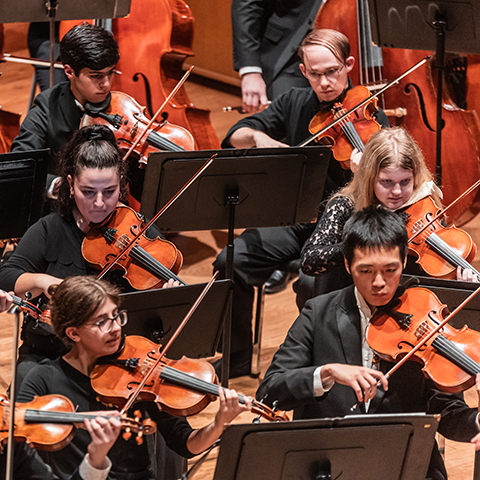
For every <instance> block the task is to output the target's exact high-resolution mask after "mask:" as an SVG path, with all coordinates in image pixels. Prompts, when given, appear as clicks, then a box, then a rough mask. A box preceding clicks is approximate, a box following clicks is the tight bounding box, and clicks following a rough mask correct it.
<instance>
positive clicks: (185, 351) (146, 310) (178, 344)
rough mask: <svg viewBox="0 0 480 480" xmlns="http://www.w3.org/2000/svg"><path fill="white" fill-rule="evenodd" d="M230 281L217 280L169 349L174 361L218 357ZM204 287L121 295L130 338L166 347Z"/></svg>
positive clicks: (125, 329)
mask: <svg viewBox="0 0 480 480" xmlns="http://www.w3.org/2000/svg"><path fill="white" fill-rule="evenodd" d="M230 285H231V281H230V280H218V281H216V282H215V283H214V284H213V285H212V287H211V289H210V291H209V292H208V293H207V295H206V296H205V298H204V299H203V300H202V302H201V303H200V305H199V306H198V308H197V309H196V310H195V312H194V314H193V315H192V317H191V318H190V320H189V321H188V323H187V324H186V326H185V328H184V329H183V330H182V332H181V333H180V334H179V336H178V338H177V339H176V340H175V342H174V343H173V344H172V346H171V347H170V349H169V350H168V353H167V357H168V358H171V359H173V360H178V359H180V358H181V357H182V356H183V355H185V356H187V357H190V358H201V357H212V356H213V355H215V352H216V349H217V346H218V342H219V340H220V334H221V330H222V328H221V327H222V323H223V319H224V316H225V313H226V309H227V301H228V297H229V293H230ZM204 287H205V284H196V285H188V286H186V287H178V288H164V289H160V290H146V291H141V292H133V293H124V294H122V295H121V298H122V308H124V309H126V310H127V312H128V323H127V325H125V327H123V332H124V333H126V334H127V335H141V336H142V337H146V338H148V339H150V340H152V341H154V342H155V343H162V344H163V345H165V344H166V343H167V342H168V340H169V339H170V337H171V336H172V334H173V333H174V332H175V330H176V328H177V327H178V325H180V323H181V322H182V320H183V318H184V317H185V315H186V314H187V312H188V311H189V310H190V307H191V306H192V305H193V304H194V303H195V300H196V299H197V298H198V296H199V295H200V293H201V291H202V290H203V288H204Z"/></svg>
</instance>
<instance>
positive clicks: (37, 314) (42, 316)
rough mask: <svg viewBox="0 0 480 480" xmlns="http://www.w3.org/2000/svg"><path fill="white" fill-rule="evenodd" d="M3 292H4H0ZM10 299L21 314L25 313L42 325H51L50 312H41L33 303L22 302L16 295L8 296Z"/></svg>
mask: <svg viewBox="0 0 480 480" xmlns="http://www.w3.org/2000/svg"><path fill="white" fill-rule="evenodd" d="M0 291H2V292H4V290H0ZM9 295H10V297H12V302H13V304H14V305H16V306H17V307H19V308H20V310H22V312H24V313H27V314H28V315H30V316H31V317H33V318H34V319H35V320H39V321H41V322H43V323H48V324H49V325H51V324H52V320H51V316H50V310H45V311H42V310H41V309H40V308H38V307H36V306H35V305H34V304H33V303H30V302H27V301H26V300H22V299H21V298H20V297H17V296H16V295H12V294H11V293H10V294H9Z"/></svg>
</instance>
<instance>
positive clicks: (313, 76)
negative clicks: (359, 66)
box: [307, 64, 345, 82]
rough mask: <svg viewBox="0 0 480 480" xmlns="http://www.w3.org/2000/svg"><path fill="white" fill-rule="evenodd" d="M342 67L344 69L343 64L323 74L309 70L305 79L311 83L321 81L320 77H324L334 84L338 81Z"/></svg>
mask: <svg viewBox="0 0 480 480" xmlns="http://www.w3.org/2000/svg"><path fill="white" fill-rule="evenodd" d="M344 67H345V64H343V65H342V66H341V67H337V68H334V67H332V68H329V69H328V70H327V71H325V72H323V73H318V72H315V71H313V70H310V71H307V77H308V78H309V79H310V80H311V81H312V82H319V81H320V80H321V79H322V77H325V78H326V79H327V81H329V82H335V81H337V80H338V76H339V75H340V72H341V71H342V70H343V69H344Z"/></svg>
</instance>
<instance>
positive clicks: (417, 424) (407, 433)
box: [214, 414, 440, 480]
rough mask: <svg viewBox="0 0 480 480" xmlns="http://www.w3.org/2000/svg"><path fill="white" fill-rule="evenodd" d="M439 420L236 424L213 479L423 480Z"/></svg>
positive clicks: (226, 433)
mask: <svg viewBox="0 0 480 480" xmlns="http://www.w3.org/2000/svg"><path fill="white" fill-rule="evenodd" d="M439 420H440V416H439V415H436V416H435V415H424V414H406V415H396V414H395V415H358V416H351V417H345V418H330V419H328V418H327V419H321V420H299V421H293V422H278V423H261V424H248V425H231V426H229V427H227V429H226V430H225V431H224V433H223V434H222V441H221V442H220V452H219V454H218V460H217V465H216V469H215V476H214V480H250V479H251V478H255V480H290V479H292V478H301V479H303V480H307V479H311V480H319V479H325V480H327V479H328V480H331V479H336V478H341V479H342V480H424V479H425V476H426V473H427V469H428V465H429V461H430V455H431V452H432V447H433V444H434V441H435V432H436V430H437V427H438V422H439Z"/></svg>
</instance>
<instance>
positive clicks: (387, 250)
mask: <svg viewBox="0 0 480 480" xmlns="http://www.w3.org/2000/svg"><path fill="white" fill-rule="evenodd" d="M407 245H408V237H407V232H406V229H405V226H404V223H403V219H402V218H401V217H400V216H399V215H397V214H395V213H393V212H391V211H389V210H386V209H384V208H381V207H369V208H367V209H365V210H363V211H359V212H356V213H355V214H354V215H353V216H352V217H351V218H350V219H349V221H348V222H347V224H346V226H345V229H344V233H343V251H344V256H345V266H346V268H347V270H348V272H349V273H351V275H352V278H353V281H354V285H352V286H350V287H347V288H345V289H343V290H338V291H335V292H331V293H329V294H326V295H321V296H318V297H315V298H313V299H311V300H309V301H308V302H307V304H306V306H305V308H304V309H303V310H302V312H301V314H300V316H299V317H298V318H297V320H296V321H295V323H294V324H293V326H292V327H291V328H290V330H289V332H288V334H287V337H286V339H285V342H284V343H283V344H282V345H281V346H280V348H279V350H278V351H277V353H276V354H275V356H274V358H273V361H272V364H271V365H270V367H269V369H268V370H267V373H266V375H265V379H264V380H263V382H262V384H261V385H260V388H259V389H258V392H257V397H258V398H263V397H264V396H265V395H266V394H268V396H267V403H268V402H273V401H274V400H278V407H279V408H281V409H285V410H290V409H293V410H294V418H295V419H306V418H324V417H339V416H344V415H347V414H350V413H351V407H352V406H353V405H355V404H357V402H361V410H363V411H364V412H365V411H366V412H368V413H411V412H427V413H439V414H441V421H440V424H439V432H440V433H441V434H442V435H444V436H446V437H448V438H450V439H452V440H457V441H465V442H468V441H472V442H473V443H475V446H476V448H480V435H479V433H478V432H479V424H478V410H477V409H476V408H469V407H468V406H467V405H466V404H465V402H464V400H463V396H462V395H461V394H449V393H445V392H442V391H440V390H439V389H438V388H437V387H436V386H435V384H434V383H433V382H432V381H431V380H430V379H427V378H426V377H425V376H424V374H423V372H422V370H421V368H422V366H421V365H420V364H419V363H417V362H414V361H409V362H407V363H406V364H404V365H402V366H401V368H400V369H399V370H398V371H397V372H395V373H393V374H392V376H391V377H390V379H389V380H388V381H387V379H386V378H385V376H384V373H386V372H387V371H388V370H390V368H391V367H392V365H393V364H392V363H390V362H386V361H383V360H380V361H377V359H376V356H375V355H374V352H373V351H372V350H371V349H370V347H369V345H368V343H367V340H366V330H367V328H368V325H369V322H370V318H371V317H372V315H373V313H374V312H375V310H376V309H377V308H379V307H382V306H384V305H386V304H388V303H389V302H390V301H391V300H392V299H393V297H394V296H395V295H396V294H397V295H398V294H399V293H400V292H398V291H397V288H398V286H399V282H400V276H401V274H402V270H403V267H404V265H405V259H406V255H407V250H408V246H407ZM404 313H408V312H404ZM377 382H380V384H381V386H382V387H383V388H382V389H383V390H384V391H383V392H382V391H381V390H382V389H380V388H377ZM479 391H480V376H477V392H479ZM427 478H429V479H435V480H445V479H446V478H447V474H446V470H445V466H444V464H443V460H442V458H441V456H440V453H439V451H438V448H437V446H435V447H434V449H433V452H432V458H431V462H430V466H429V470H428V474H427Z"/></svg>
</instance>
